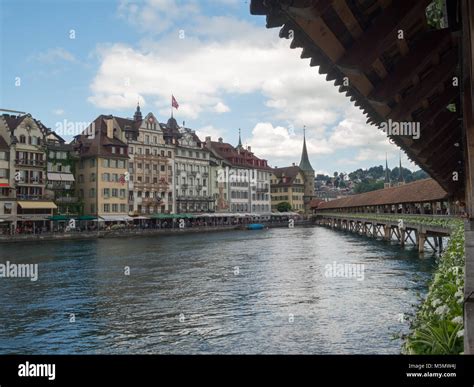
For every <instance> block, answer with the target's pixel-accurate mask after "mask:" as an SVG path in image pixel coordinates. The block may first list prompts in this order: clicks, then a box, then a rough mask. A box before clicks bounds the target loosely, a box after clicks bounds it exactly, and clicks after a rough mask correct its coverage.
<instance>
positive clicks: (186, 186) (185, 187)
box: [181, 183, 189, 189]
mask: <svg viewBox="0 0 474 387" xmlns="http://www.w3.org/2000/svg"><path fill="white" fill-rule="evenodd" d="M188 187H189V185H188V184H186V183H185V184H181V189H188Z"/></svg>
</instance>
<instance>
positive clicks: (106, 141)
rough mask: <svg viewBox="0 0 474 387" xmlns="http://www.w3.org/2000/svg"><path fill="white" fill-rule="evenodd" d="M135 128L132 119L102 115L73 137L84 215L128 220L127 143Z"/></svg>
mask: <svg viewBox="0 0 474 387" xmlns="http://www.w3.org/2000/svg"><path fill="white" fill-rule="evenodd" d="M134 128H135V123H134V121H133V120H127V119H123V118H119V117H114V116H104V115H101V116H99V117H98V118H96V119H95V120H94V122H92V124H91V127H89V128H88V129H87V130H86V132H87V133H89V134H82V135H79V136H76V137H75V139H74V142H73V144H74V149H75V150H76V151H77V152H78V155H79V162H78V167H77V169H76V170H77V192H78V196H79V198H80V199H81V200H82V201H83V202H84V213H85V214H86V215H91V216H98V217H100V218H101V219H104V220H127V219H128V218H129V217H128V210H129V203H128V180H129V172H128V158H129V157H128V145H127V142H126V141H127V135H128V136H130V134H129V133H130V132H133V131H134Z"/></svg>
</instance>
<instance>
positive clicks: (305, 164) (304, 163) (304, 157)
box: [300, 126, 314, 172]
mask: <svg viewBox="0 0 474 387" xmlns="http://www.w3.org/2000/svg"><path fill="white" fill-rule="evenodd" d="M300 168H301V169H302V170H303V171H313V172H314V169H313V167H312V166H311V163H310V162H309V158H308V150H307V149H306V126H305V127H304V128H303V151H302V152H301V161H300Z"/></svg>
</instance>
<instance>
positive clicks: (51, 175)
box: [48, 172, 74, 181]
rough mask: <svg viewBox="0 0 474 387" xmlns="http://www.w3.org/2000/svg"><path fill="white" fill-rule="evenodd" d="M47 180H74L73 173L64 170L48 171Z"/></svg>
mask: <svg viewBox="0 0 474 387" xmlns="http://www.w3.org/2000/svg"><path fill="white" fill-rule="evenodd" d="M48 180H49V181H74V175H73V174H72V173H64V172H48Z"/></svg>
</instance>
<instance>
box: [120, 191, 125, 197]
mask: <svg viewBox="0 0 474 387" xmlns="http://www.w3.org/2000/svg"><path fill="white" fill-rule="evenodd" d="M120 197H121V198H122V199H123V198H125V190H124V189H121V190H120Z"/></svg>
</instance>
